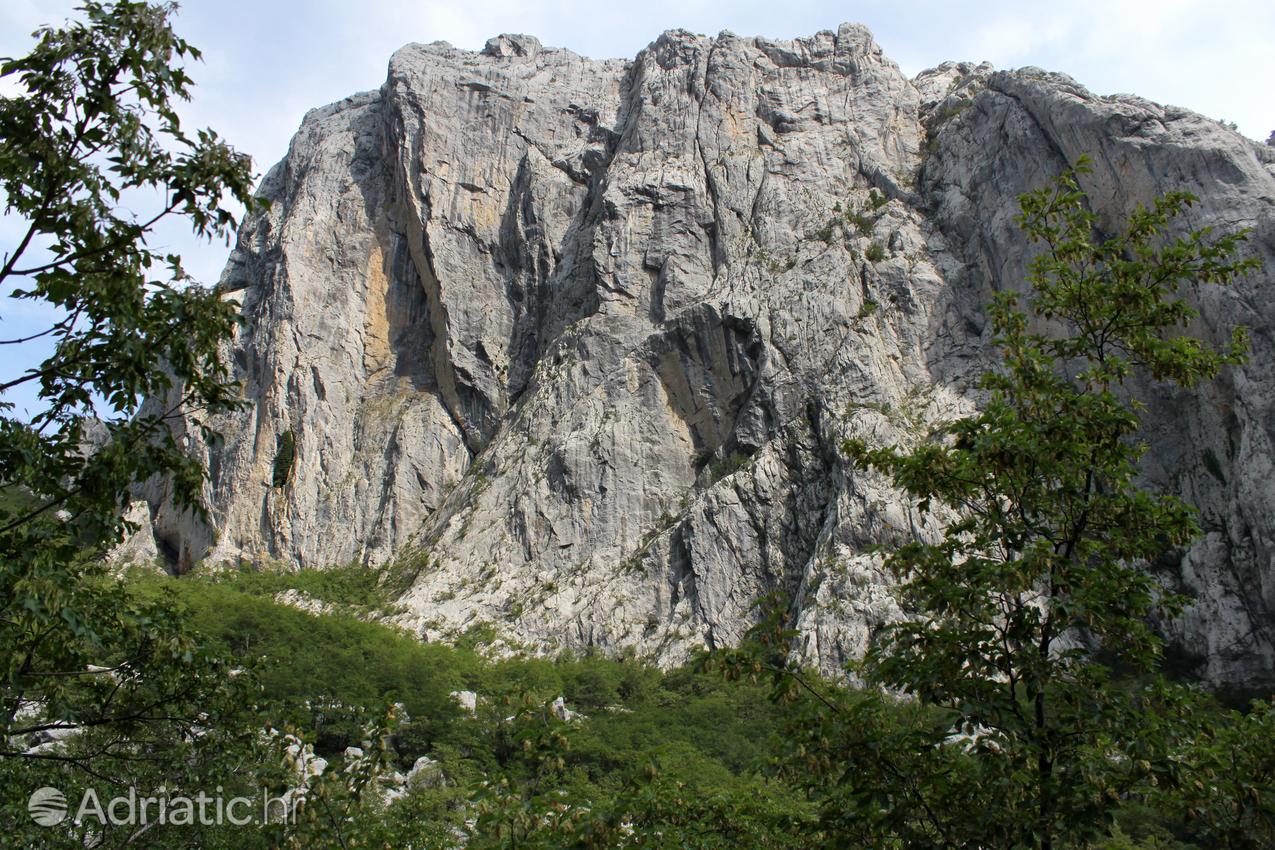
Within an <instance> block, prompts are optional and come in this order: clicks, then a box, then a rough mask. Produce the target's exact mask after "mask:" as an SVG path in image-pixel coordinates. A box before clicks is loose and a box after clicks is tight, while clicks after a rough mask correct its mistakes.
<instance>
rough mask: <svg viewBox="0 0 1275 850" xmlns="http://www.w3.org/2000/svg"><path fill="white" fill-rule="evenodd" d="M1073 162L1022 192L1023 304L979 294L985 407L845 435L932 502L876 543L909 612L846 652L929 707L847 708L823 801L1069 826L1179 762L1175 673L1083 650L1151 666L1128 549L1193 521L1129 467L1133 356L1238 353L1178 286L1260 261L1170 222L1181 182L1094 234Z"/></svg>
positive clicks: (963, 822)
mask: <svg viewBox="0 0 1275 850" xmlns="http://www.w3.org/2000/svg"><path fill="white" fill-rule="evenodd" d="M1085 170H1086V166H1085V164H1084V162H1083V161H1082V163H1081V164H1080V165H1079V166H1078V167H1077V169H1076V170H1075V171H1071V172H1067V173H1066V174H1064V175H1063V176H1062V177H1060V178H1059V179H1058V180H1057V182H1056V183H1054V184H1053V185H1052V186H1049V187H1046V188H1043V189H1040V190H1038V191H1035V192H1031V193H1029V194H1027V195H1024V196H1023V197H1022V198H1021V216H1020V218H1019V221H1020V224H1021V226H1022V227H1023V229H1024V231H1025V232H1026V234H1027V235H1028V237H1029V238H1030V239H1031V240H1032V241H1033V242H1034V243H1038V244H1039V245H1040V246H1041V247H1042V250H1041V251H1040V252H1039V253H1038V254H1037V255H1036V257H1035V258H1034V259H1033V261H1032V262H1031V265H1030V277H1029V280H1030V283H1031V286H1032V292H1031V294H1030V295H1029V296H1028V297H1027V301H1026V304H1027V309H1024V308H1023V307H1022V306H1020V303H1021V299H1020V298H1019V297H1018V296H1017V295H1015V294H1013V293H1002V294H1000V295H999V296H998V297H997V298H996V299H995V301H994V303H993V304H992V306H991V317H992V321H993V326H994V329H995V332H996V344H997V346H998V348H999V351H1000V354H1001V357H1002V361H1001V363H1000V365H999V366H998V367H997V368H995V369H993V370H991V371H989V372H987V373H985V374H984V375H983V377H982V382H981V388H982V390H983V391H984V392H985V393H986V396H985V402H984V404H983V406H982V409H981V411H980V412H979V413H978V414H976V415H973V416H970V417H967V418H963V419H958V420H955V421H951V422H947V423H944V424H942V425H941V426H940V427H938V428H936V429H935V430H934V431H933V432H932V433H931V434H930V435H929V436H928V438H926V439H924V440H922V441H921V442H920V444H919V445H917V446H915V447H914V448H911V449H902V448H898V447H888V448H873V447H869V446H867V445H865V444H864V443H863V442H861V441H855V440H851V441H849V442H847V444H846V446H845V451H846V453H847V454H848V456H849V457H850V458H851V459H852V460H853V461H854V462H856V463H858V464H861V465H865V466H871V467H874V468H876V469H878V470H881V471H883V472H885V473H886V474H888V475H889V476H890V477H891V478H892V479H893V481H894V483H895V484H896V485H897V486H898V487H899V488H901V489H902V490H903V491H904V492H906V493H907V494H908V496H910V497H911V498H912V499H913V500H914V502H915V505H916V508H917V510H918V512H919V514H920V515H921V516H922V517H923V518H925V519H928V520H929V521H930V522H932V523H937V524H938V530H937V531H936V532H935V533H934V534H933V535H932V536H931V537H930V538H929V539H928V540H916V541H914V542H911V543H908V544H906V545H903V546H901V547H900V548H898V549H896V550H894V551H893V552H891V553H890V554H889V556H888V559H887V564H888V566H889V567H890V568H891V569H892V571H893V572H894V573H895V575H896V576H897V577H898V578H899V580H900V582H901V591H900V595H901V601H902V603H903V604H904V606H905V609H906V610H908V611H909V612H910V614H911V619H909V620H908V621H907V622H904V623H900V624H898V625H896V626H893V627H892V628H890V629H888V630H887V631H886V633H885V634H884V635H883V638H882V640H881V641H880V642H879V643H878V644H877V645H876V646H875V647H874V648H873V649H872V650H871V651H870V653H869V654H868V657H867V658H866V659H865V662H864V664H863V666H862V668H861V672H862V674H863V675H864V676H865V678H866V680H867V681H868V682H870V683H872V684H875V685H879V686H883V687H885V688H887V689H890V690H892V691H896V692H901V693H903V694H907V695H910V696H911V697H914V698H916V700H917V704H918V705H919V706H920V707H921V708H922V709H925V711H924V712H922V713H921V714H919V715H917V716H916V718H915V720H914V721H913V722H911V723H910V724H907V725H906V726H905V727H903V728H902V730H901V731H900V730H899V729H897V728H896V729H895V731H894V732H891V733H887V732H885V731H884V729H883V726H882V723H881V722H880V717H879V716H877V715H876V714H874V713H873V712H876V711H878V709H876V708H873V707H871V702H870V701H869V702H868V703H864V704H862V705H861V706H860V707H859V708H857V709H855V710H854V712H852V713H854V714H856V720H855V722H854V723H853V724H851V725H852V726H854V727H855V728H856V729H865V728H874V729H877V730H878V731H879V735H878V741H877V743H876V744H872V743H871V742H870V741H868V740H865V739H863V738H862V737H861V736H859V735H857V734H856V737H857V738H858V743H859V744H860V745H861V746H862V747H871V746H875V747H876V748H877V750H876V753H875V754H874V755H873V756H872V757H871V758H866V757H865V756H864V755H863V752H864V751H863V750H860V751H859V755H858V756H854V757H853V758H855V760H856V761H857V762H858V763H859V764H858V765H857V766H858V768H859V769H860V770H861V772H860V773H858V774H857V775H856V776H855V777H854V778H853V779H852V780H851V785H852V787H853V789H854V791H855V793H853V794H851V795H850V796H849V797H848V798H847V799H846V800H843V801H842V802H843V803H845V804H846V805H847V806H849V810H850V811H853V812H854V814H855V815H857V816H860V818H861V822H862V823H867V824H871V825H872V826H873V827H874V828H875V829H876V830H877V833H876V834H877V835H878V836H886V837H888V838H889V840H892V841H898V842H901V844H902V846H944V847H955V846H984V847H1005V848H1009V847H1014V848H1025V847H1034V848H1042V850H1048V848H1056V847H1062V846H1085V844H1086V842H1089V841H1091V840H1094V839H1096V838H1098V837H1100V836H1102V835H1104V834H1105V833H1106V832H1107V830H1108V827H1109V823H1110V821H1111V818H1112V816H1113V813H1114V811H1115V810H1116V809H1117V807H1118V804H1119V801H1120V799H1121V798H1122V796H1124V795H1127V794H1129V793H1131V792H1133V791H1135V790H1137V789H1140V788H1147V787H1150V784H1151V783H1152V782H1153V781H1154V782H1155V783H1158V784H1163V785H1170V786H1171V785H1172V784H1173V783H1175V782H1176V781H1178V779H1179V778H1180V777H1179V776H1178V775H1177V773H1176V769H1175V762H1174V761H1173V760H1172V759H1171V758H1170V751H1171V749H1172V748H1173V746H1174V745H1175V743H1181V742H1182V741H1183V740H1184V739H1185V738H1189V731H1188V729H1187V724H1186V720H1187V719H1188V718H1189V715H1190V712H1191V707H1190V706H1191V704H1192V700H1191V697H1190V695H1189V694H1188V693H1186V692H1185V691H1183V690H1181V689H1175V688H1172V687H1169V686H1166V685H1163V684H1161V683H1159V682H1158V681H1157V680H1155V679H1154V678H1150V679H1148V680H1146V681H1147V684H1145V685H1140V686H1138V687H1133V686H1128V685H1125V684H1122V683H1118V682H1115V681H1113V679H1112V676H1111V674H1110V672H1109V670H1108V669H1107V667H1105V666H1104V665H1103V664H1101V663H1099V661H1098V658H1099V657H1101V654H1102V653H1107V654H1108V655H1109V656H1110V657H1113V658H1116V659H1118V660H1119V662H1120V664H1121V666H1122V668H1123V669H1131V670H1135V671H1153V670H1154V669H1155V668H1156V666H1157V663H1158V659H1159V653H1160V643H1159V641H1158V640H1157V638H1156V636H1155V634H1154V632H1153V631H1152V627H1151V625H1150V622H1151V620H1152V619H1153V618H1156V617H1166V616H1172V615H1173V614H1175V613H1176V612H1178V611H1179V610H1180V609H1181V607H1182V604H1183V600H1182V599H1180V598H1177V597H1174V596H1171V595H1168V594H1166V593H1164V592H1163V591H1162V589H1161V588H1160V587H1159V585H1158V584H1157V582H1156V581H1155V580H1154V579H1153V578H1152V577H1151V576H1150V575H1149V574H1148V573H1147V572H1146V571H1145V570H1144V569H1143V566H1144V565H1145V564H1146V563H1147V562H1149V561H1151V560H1153V559H1154V558H1156V557H1157V556H1159V555H1161V554H1163V553H1164V552H1165V550H1166V549H1168V548H1170V547H1175V546H1176V547H1180V546H1184V545H1186V544H1187V543H1188V542H1189V541H1190V540H1191V539H1192V538H1193V537H1194V536H1195V535H1196V534H1197V532H1198V529H1197V527H1196V524H1195V522H1194V519H1193V512H1192V510H1191V509H1190V508H1189V507H1188V506H1187V505H1186V504H1184V503H1183V502H1182V501H1180V500H1179V499H1177V498H1175V497H1173V496H1171V495H1167V494H1163V493H1152V492H1148V491H1146V490H1144V489H1142V488H1141V487H1140V486H1139V485H1138V483H1137V474H1138V464H1139V460H1140V458H1141V457H1142V455H1143V453H1144V451H1145V449H1146V446H1145V444H1144V443H1143V442H1141V441H1140V439H1139V436H1138V431H1139V411H1140V409H1141V408H1140V405H1139V403H1138V402H1137V400H1136V398H1133V387H1134V384H1133V383H1132V381H1131V380H1130V379H1131V378H1132V377H1133V376H1134V375H1135V374H1140V375H1145V376H1147V377H1149V378H1151V379H1154V380H1155V381H1160V382H1166V383H1170V384H1174V385H1178V386H1183V387H1190V386H1193V385H1195V384H1197V383H1198V382H1199V381H1201V380H1207V379H1210V378H1212V377H1214V376H1215V375H1216V374H1218V372H1219V371H1220V370H1221V369H1223V368H1224V367H1226V366H1228V365H1232V364H1236V363H1239V362H1241V361H1242V360H1243V358H1244V355H1245V352H1246V350H1247V339H1246V336H1245V334H1244V332H1243V330H1242V329H1237V330H1236V331H1235V333H1234V335H1233V337H1232V338H1231V339H1230V341H1229V342H1227V343H1226V344H1223V345H1213V344H1210V343H1209V342H1207V341H1206V340H1203V339H1200V338H1197V337H1194V336H1191V335H1189V334H1188V333H1186V329H1187V327H1188V326H1189V324H1190V323H1191V321H1192V319H1193V318H1194V317H1195V315H1196V313H1195V311H1194V310H1193V309H1192V308H1191V307H1190V305H1189V304H1188V302H1187V300H1186V298H1185V297H1184V295H1183V291H1182V290H1183V288H1184V287H1188V286H1194V285H1196V284H1226V283H1228V282H1230V281H1232V280H1234V279H1235V278H1236V277H1238V276H1240V275H1243V274H1245V273H1247V272H1249V271H1251V270H1252V269H1253V268H1255V265H1256V263H1255V261H1254V260H1251V259H1237V252H1238V250H1239V248H1240V245H1241V243H1242V241H1243V240H1244V238H1245V236H1244V234H1243V233H1237V234H1224V235H1217V234H1213V233H1211V232H1209V231H1208V230H1201V231H1197V232H1193V233H1190V234H1188V235H1186V236H1183V237H1180V238H1169V237H1167V236H1165V233H1166V230H1167V229H1168V228H1169V226H1170V224H1171V222H1172V220H1173V219H1174V218H1175V217H1176V216H1177V215H1178V214H1179V213H1180V212H1181V211H1182V210H1183V209H1184V208H1186V207H1187V206H1189V205H1190V204H1191V203H1192V202H1193V200H1194V199H1193V198H1192V197H1191V196H1189V195H1186V194H1183V193H1171V194H1168V195H1166V196H1164V197H1162V198H1160V199H1158V200H1157V201H1156V202H1155V203H1154V204H1153V205H1152V206H1151V207H1149V208H1145V207H1139V208H1137V209H1136V210H1135V211H1134V212H1133V213H1132V214H1131V215H1130V217H1129V219H1128V221H1127V222H1126V224H1125V226H1124V229H1123V231H1122V232H1120V233H1118V234H1116V235H1114V236H1111V237H1109V238H1097V237H1096V236H1095V234H1096V233H1097V232H1098V230H1097V222H1096V218H1095V216H1094V214H1093V213H1092V212H1091V211H1090V210H1089V208H1088V205H1087V202H1086V198H1085V196H1084V194H1083V192H1082V191H1081V189H1080V188H1079V184H1078V182H1077V176H1076V175H1077V173H1084V171H1085ZM931 527H932V528H933V527H934V526H933V525H932V526H931ZM864 706H867V707H864ZM842 728H843V731H844V728H845V727H844V726H843V727H842ZM892 742H893V743H894V744H899V746H894V747H891V743H892ZM904 744H905V745H904ZM966 755H970V756H973V758H968V759H967V758H963V756H966ZM846 757H847V758H851V757H852V756H846ZM905 758H906V759H907V762H906V763H901V760H902V759H905ZM891 762H893V764H891ZM874 846H875V845H874ZM886 846H892V845H889V844H887V845H886Z"/></svg>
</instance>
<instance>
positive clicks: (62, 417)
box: [0, 2, 258, 820]
mask: <svg viewBox="0 0 1275 850" xmlns="http://www.w3.org/2000/svg"><path fill="white" fill-rule="evenodd" d="M173 10H174V7H173V6H171V5H165V6H157V5H149V4H144V3H132V2H117V3H111V4H103V3H98V2H86V3H85V4H84V6H83V7H81V9H80V11H81V13H82V18H83V20H82V21H80V22H75V23H70V24H68V25H66V26H65V27H63V28H61V29H47V28H46V29H42V30H40V31H39V32H37V33H36V34H35V36H36V39H37V41H36V44H35V46H34V47H33V49H32V50H31V52H30V53H29V54H27V55H26V56H24V57H21V58H17V59H4V60H3V61H2V62H0V76H4V77H6V78H8V79H9V80H10V81H11V82H12V83H13V84H14V85H15V86H16V88H17V92H18V93H17V94H16V95H15V96H12V97H4V98H0V186H2V187H3V191H4V197H5V208H6V212H7V213H8V214H9V215H10V216H13V217H14V218H15V219H16V220H18V221H20V222H21V223H22V224H23V226H24V228H25V233H24V235H22V237H21V238H20V239H19V240H18V241H17V242H16V244H13V245H11V246H9V248H8V250H7V251H6V252H5V254H4V257H3V262H2V263H0V285H2V286H3V288H4V290H3V291H4V292H5V293H6V294H8V295H9V296H10V297H13V298H18V299H25V300H28V301H31V302H35V303H37V304H39V305H42V306H44V307H48V308H52V311H53V312H54V313H55V315H56V316H57V318H55V320H54V321H53V322H52V323H51V324H50V326H49V327H48V328H47V329H45V330H44V331H42V332H40V333H37V334H34V335H33V336H34V337H44V338H46V339H47V340H48V341H49V342H51V343H52V349H53V351H52V354H51V355H50V356H49V357H48V358H47V359H45V360H44V362H42V363H40V364H39V365H38V366H33V367H31V368H30V369H28V370H26V371H25V372H23V373H22V374H21V375H18V376H17V377H14V378H12V379H11V380H8V381H7V382H5V383H3V384H0V394H3V393H5V392H7V391H9V390H12V389H13V388H14V387H17V386H19V385H22V384H33V385H36V386H38V388H39V398H40V401H41V403H42V405H43V407H42V409H40V410H39V411H37V412H36V413H35V415H34V416H33V417H32V418H31V419H30V420H29V421H24V420H22V419H20V418H19V417H17V416H16V415H14V412H13V406H12V404H11V403H9V402H7V401H2V400H0V486H3V488H4V492H5V496H6V498H5V500H4V502H3V504H0V742H2V746H0V770H3V771H4V772H5V778H6V779H8V780H9V782H7V783H6V785H7V787H8V790H10V791H13V792H14V793H16V791H17V790H18V789H19V788H20V787H21V786H22V785H23V783H24V782H26V780H27V779H30V778H33V777H36V778H38V777H37V773H36V772H38V771H39V770H43V769H46V768H49V767H50V766H56V765H72V766H74V767H75V768H78V769H79V770H80V771H82V772H85V773H88V774H90V775H94V776H98V777H107V778H110V777H112V776H116V775H122V774H124V773H128V772H129V771H131V770H132V769H133V767H132V766H134V765H136V764H137V763H139V762H140V761H147V760H149V761H150V762H151V763H154V764H161V763H165V762H167V763H168V764H169V765H170V766H172V765H173V764H174V762H175V761H179V760H178V759H177V755H176V753H175V752H167V751H165V745H167V744H171V745H173V746H178V745H181V744H182V743H183V742H186V743H189V742H190V740H191V733H192V731H193V730H194V729H196V726H197V724H198V723H199V722H200V721H199V715H200V712H201V711H204V710H212V709H213V708H214V707H217V708H225V707H226V705H228V703H227V702H226V701H225V700H224V699H223V696H224V693H225V691H226V689H227V688H228V685H227V682H226V677H225V676H224V671H220V670H219V668H218V667H217V666H216V664H215V663H214V662H213V661H212V660H210V659H207V658H205V657H203V656H202V655H201V653H200V652H199V649H198V647H197V646H196V645H195V642H194V641H193V640H192V639H191V638H190V636H189V635H187V634H186V633H185V631H184V629H183V626H182V623H181V618H180V617H179V616H178V614H177V613H176V611H175V610H174V608H173V606H172V605H171V604H169V603H168V602H167V601H165V600H164V599H162V598H161V599H154V598H144V597H141V596H139V595H137V594H136V593H134V592H132V590H130V589H129V588H128V587H126V586H124V585H122V584H121V583H120V582H119V581H118V580H117V579H116V577H114V576H112V575H110V574H109V573H108V572H107V571H106V568H105V567H104V566H103V564H102V555H103V553H104V551H105V550H106V549H107V548H108V547H110V546H111V545H112V544H114V543H115V542H117V541H118V540H119V539H120V536H121V534H122V532H123V531H124V530H125V524H124V522H123V520H122V519H121V515H122V510H121V509H122V508H123V507H124V505H125V504H126V503H127V501H128V498H129V491H130V487H132V486H133V485H134V484H135V483H137V482H139V481H142V480H144V479H146V478H149V477H150V476H153V475H165V476H169V477H170V478H171V479H172V481H173V482H174V485H175V486H174V494H175V496H176V497H177V499H178V500H179V501H180V502H181V503H183V504H185V505H187V506H189V507H191V508H193V509H196V510H198V509H199V508H200V503H199V498H198V497H199V493H200V489H201V487H202V484H203V480H204V479H203V476H204V470H203V469H202V467H201V466H200V464H199V463H198V461H197V460H195V459H194V458H192V457H189V456H187V454H186V453H185V452H184V451H183V449H182V447H181V445H180V444H179V442H178V440H177V438H176V437H175V436H174V433H173V431H172V430H171V429H170V424H171V420H172V417H173V416H174V415H176V414H177V411H178V406H179V405H180V407H181V410H182V411H183V412H184V413H198V412H199V411H205V412H217V411H221V410H226V409H228V408H230V407H231V406H232V405H234V404H235V403H236V402H235V398H236V392H237V391H236V388H235V387H234V386H233V385H232V383H231V382H230V381H229V377H228V373H227V370H226V367H225V366H224V365H223V364H222V362H221V360H220V359H219V356H218V354H219V346H220V345H221V344H222V343H223V342H224V341H225V340H227V339H228V338H229V336H230V335H231V334H232V332H233V330H234V327H235V322H236V310H235V307H234V305H233V304H231V303H229V302H227V301H226V300H224V299H223V298H221V297H220V296H219V295H218V293H217V292H215V291H213V290H210V289H208V288H205V287H202V286H199V285H197V284H196V283H195V282H194V281H192V280H190V279H189V277H188V275H187V274H186V273H185V271H184V270H183V269H182V266H181V261H180V259H179V258H178V257H176V256H173V255H162V254H161V253H159V252H158V251H156V250H155V249H153V248H151V247H150V245H149V244H148V239H149V238H150V236H151V234H152V231H153V229H154V227H155V226H156V224H157V223H159V222H160V221H161V220H163V219H165V218H169V217H175V218H182V219H185V220H186V221H187V222H189V223H190V225H191V226H192V228H193V229H194V232H195V233H196V234H199V235H200V236H205V237H214V236H225V235H227V234H228V233H229V232H230V230H231V228H233V226H234V225H235V220H234V218H233V216H232V214H231V212H230V211H229V210H227V209H226V208H225V206H224V205H223V204H224V203H225V202H226V201H228V200H233V201H235V202H238V203H240V204H242V205H244V206H245V207H246V208H248V209H250V210H251V209H255V208H256V207H257V205H258V202H257V201H255V200H254V199H253V198H252V196H251V186H252V174H251V164H250V161H249V159H248V157H247V156H245V155H243V154H239V153H236V152H235V151H234V150H233V149H232V148H230V147H228V146H227V145H226V144H225V143H224V142H222V141H221V140H220V139H219V138H218V137H217V135H216V134H215V133H213V132H212V131H210V130H200V131H198V132H197V133H196V134H194V136H193V137H192V136H189V135H187V133H186V132H185V130H184V129H183V128H182V126H181V123H180V121H179V119H178V115H177V112H176V109H175V103H176V101H178V100H182V99H186V98H188V96H189V86H190V79H189V78H188V77H187V75H186V73H185V71H184V70H183V69H182V67H181V65H180V63H181V62H182V61H183V60H187V59H197V58H198V57H199V52H198V51H197V50H196V49H195V48H193V47H191V46H190V45H189V44H187V43H186V42H185V41H184V40H182V39H181V38H179V37H177V36H176V35H175V34H174V33H173V31H172V29H171V27H170V17H171V15H172V13H173ZM155 197H158V198H159V200H158V201H157V202H156V209H154V210H153V212H151V213H149V214H146V215H136V214H134V213H132V212H130V211H129V210H130V209H131V208H134V207H136V206H137V205H138V204H142V203H145V202H146V201H147V200H148V199H150V198H155ZM32 338H33V337H27V338H26V340H29V339H32ZM24 341H25V340H22V339H8V340H3V341H0V345H4V346H10V345H12V346H17V345H19V344H20V343H22V342H24ZM0 398H2V395H0ZM148 398H152V399H162V398H168V399H169V406H167V407H163V408H161V407H158V406H150V405H148V404H144V403H143V402H144V400H145V399H148ZM103 413H105V420H104V421H103V420H102V419H99V418H98V417H99V416H101V415H103ZM95 423H99V424H95ZM91 426H92V428H97V429H99V430H101V431H103V433H101V434H100V435H99V437H98V438H96V439H94V440H92V441H90V436H91V433H90V431H91ZM203 722H204V723H205V724H206V723H207V718H206V717H205V718H204V720H203ZM67 731H74V732H76V733H77V734H78V737H76V738H75V739H74V740H73V741H72V742H71V743H69V744H65V745H62V746H55V747H49V748H45V749H43V750H41V751H38V752H33V751H31V749H30V747H29V746H28V745H29V744H30V743H31V741H32V739H33V736H36V737H37V738H38V736H41V735H48V734H51V733H59V732H62V733H65V732H67ZM201 734H202V733H201ZM204 737H205V738H208V736H207V735H204ZM209 740H211V738H209ZM23 771H27V772H23ZM32 771H36V772H32ZM112 771H118V774H117V773H112ZM5 802H6V803H8V802H9V800H6V801H5ZM24 820H25V818H24Z"/></svg>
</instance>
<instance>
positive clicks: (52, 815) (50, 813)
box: [27, 786, 66, 826]
mask: <svg viewBox="0 0 1275 850" xmlns="http://www.w3.org/2000/svg"><path fill="white" fill-rule="evenodd" d="M27 811H28V812H30V813H31V820H33V821H35V822H36V823H38V824H39V825H40V826H57V825H58V824H60V823H61V822H62V819H63V818H65V817H66V795H65V794H63V793H62V792H61V791H59V790H58V789H56V788H49V787H48V786H45V787H44V788H37V789H35V792H34V793H32V795H31V799H30V800H29V801H28V802H27Z"/></svg>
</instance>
